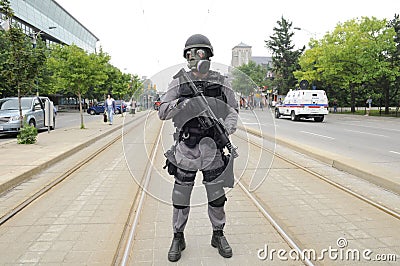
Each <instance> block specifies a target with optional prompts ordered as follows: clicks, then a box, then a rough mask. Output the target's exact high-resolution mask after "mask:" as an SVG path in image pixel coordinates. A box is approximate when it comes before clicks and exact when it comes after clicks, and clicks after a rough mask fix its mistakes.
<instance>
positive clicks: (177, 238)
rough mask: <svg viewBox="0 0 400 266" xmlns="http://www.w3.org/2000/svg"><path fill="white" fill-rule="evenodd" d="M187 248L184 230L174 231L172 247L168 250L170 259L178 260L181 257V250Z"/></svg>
mask: <svg viewBox="0 0 400 266" xmlns="http://www.w3.org/2000/svg"><path fill="white" fill-rule="evenodd" d="M185 248H186V243H185V237H184V235H183V232H178V233H174V239H172V243H171V247H170V248H169V251H168V260H169V261H172V262H174V261H178V260H179V259H180V258H181V251H182V250H184V249H185Z"/></svg>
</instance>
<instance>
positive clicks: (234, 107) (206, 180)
mask: <svg viewBox="0 0 400 266" xmlns="http://www.w3.org/2000/svg"><path fill="white" fill-rule="evenodd" d="M213 73H214V74H215V73H216V72H213ZM193 77H194V76H193V75H192V79H193V80H194V81H195V82H196V81H200V82H201V81H202V80H200V79H196V80H195V79H194V78H193ZM204 80H207V78H205V79H204ZM222 82H223V83H222V84H220V83H219V84H220V85H222V86H219V88H220V89H221V91H222V94H223V95H224V101H221V100H218V99H217V98H213V97H207V101H208V102H209V104H210V105H211V106H213V108H212V109H214V110H213V111H214V113H215V114H216V115H217V118H219V119H220V121H221V119H222V122H223V123H224V125H225V128H226V129H227V132H228V134H232V133H233V132H235V130H236V125H237V120H238V104H237V101H236V99H235V95H234V92H233V91H232V89H231V87H230V84H229V83H228V82H227V81H226V79H223V81H222ZM204 90H205V91H206V90H207V88H205V89H204ZM181 96H182V95H181V93H180V84H179V80H178V79H174V80H173V81H172V82H171V83H170V84H169V86H168V90H167V92H166V93H165V94H164V95H163V96H162V97H161V105H160V108H159V112H158V115H159V117H160V119H162V120H168V119H173V121H174V123H175V126H176V127H177V128H178V130H177V131H178V133H177V134H179V131H180V138H179V140H178V138H177V143H176V145H175V146H174V147H173V150H174V154H175V160H176V162H175V163H176V166H177V168H178V169H177V171H176V174H175V184H174V189H173V192H172V201H173V205H174V210H173V221H172V222H173V229H174V233H176V232H183V231H184V228H185V225H186V223H187V219H188V216H189V211H190V196H191V192H192V189H193V185H194V179H195V176H196V173H197V171H198V170H200V171H202V173H203V184H204V185H205V187H206V191H207V197H208V202H209V204H208V215H209V218H210V221H211V224H212V227H213V230H222V229H223V227H224V225H225V211H224V204H225V201H226V197H225V193H224V189H223V184H222V183H223V182H221V180H219V179H218V178H217V177H218V176H220V175H221V174H222V172H223V171H224V169H225V163H224V156H223V154H222V152H221V149H220V148H218V147H217V145H218V144H216V142H215V140H214V139H213V137H212V135H210V136H204V137H202V138H201V139H200V140H199V141H198V142H195V143H194V144H193V145H188V144H187V143H185V142H184V141H181V139H182V138H181V137H182V130H183V128H184V127H181V126H183V125H184V124H185V122H186V121H188V120H190V119H191V118H193V117H198V116H199V115H201V112H202V111H203V110H196V107H197V106H198V105H197V104H196V99H195V98H194V99H193V98H192V99H190V100H187V101H188V105H189V107H188V106H187V105H185V104H179V105H178V104H177V103H178V100H179V98H180V97H181ZM182 105H183V106H185V107H182ZM185 108H186V109H185ZM188 109H189V110H190V112H188ZM222 109H223V110H224V112H222V113H223V115H221V113H220V112H218V110H222ZM216 110H217V112H216ZM185 116H186V117H185ZM178 117H179V119H177V118H178ZM176 121H184V122H182V123H181V125H180V124H179V123H178V122H176ZM183 134H185V133H183ZM190 134H191V133H187V136H189V135H190Z"/></svg>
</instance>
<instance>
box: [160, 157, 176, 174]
mask: <svg viewBox="0 0 400 266" xmlns="http://www.w3.org/2000/svg"><path fill="white" fill-rule="evenodd" d="M163 168H164V169H165V168H167V172H168V174H170V175H176V172H177V170H178V168H177V167H176V165H174V164H173V163H171V162H170V161H169V160H168V159H167V160H166V161H165V165H164V167H163Z"/></svg>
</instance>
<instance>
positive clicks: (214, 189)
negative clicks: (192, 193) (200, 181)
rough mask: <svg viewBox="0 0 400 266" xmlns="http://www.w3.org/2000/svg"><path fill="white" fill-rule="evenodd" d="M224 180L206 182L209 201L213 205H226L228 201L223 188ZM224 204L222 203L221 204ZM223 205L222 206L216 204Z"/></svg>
mask: <svg viewBox="0 0 400 266" xmlns="http://www.w3.org/2000/svg"><path fill="white" fill-rule="evenodd" d="M223 185H224V182H223V180H220V181H218V182H204V186H205V187H206V192H207V199H208V203H209V204H210V205H211V206H213V207H221V206H224V205H223V204H225V201H226V197H225V191H224V188H223ZM221 204H222V205H221ZM214 205H221V206H214Z"/></svg>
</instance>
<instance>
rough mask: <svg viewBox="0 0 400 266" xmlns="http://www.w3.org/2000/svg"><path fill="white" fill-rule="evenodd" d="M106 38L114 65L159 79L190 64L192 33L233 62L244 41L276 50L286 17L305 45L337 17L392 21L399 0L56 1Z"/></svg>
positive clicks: (261, 50)
mask: <svg viewBox="0 0 400 266" xmlns="http://www.w3.org/2000/svg"><path fill="white" fill-rule="evenodd" d="M56 2H58V3H59V4H60V5H61V6H62V7H63V8H65V9H66V10H67V11H68V12H69V13H70V14H71V15H73V16H74V17H75V18H76V19H78V20H79V21H80V22H81V23H82V24H83V25H85V27H86V28H88V29H89V30H90V31H91V32H92V33H93V34H95V35H96V36H97V37H98V38H99V39H100V42H99V45H101V46H102V47H103V50H104V51H105V52H107V53H108V54H110V55H111V63H112V64H113V65H114V66H116V67H118V68H119V69H121V70H122V71H123V72H127V73H132V74H138V75H139V76H140V77H141V76H147V77H152V76H153V75H154V74H156V73H158V72H160V71H162V70H164V69H166V68H168V67H170V66H172V65H176V64H180V63H184V62H185V60H184V58H183V48H184V44H185V42H186V39H187V38H188V37H189V36H190V35H192V34H195V33H201V34H204V35H206V36H207V37H208V38H209V39H210V41H211V43H212V45H213V47H214V54H215V56H214V57H213V58H212V62H218V63H220V64H225V65H229V64H230V62H231V54H232V48H233V47H234V46H236V45H237V44H239V43H240V42H244V43H246V44H248V45H250V46H252V55H253V56H269V55H270V51H268V49H267V48H265V42H264V40H267V39H269V36H271V35H272V33H273V27H275V26H277V23H276V22H277V20H280V18H281V16H283V17H284V18H285V19H287V20H289V21H291V22H292V23H293V27H299V28H302V29H303V30H302V31H296V32H295V37H294V39H293V40H294V43H295V45H296V46H297V47H301V46H302V45H306V44H307V42H308V39H309V38H310V37H312V35H316V36H317V37H322V36H323V34H324V33H325V32H328V31H332V30H333V29H334V28H335V26H336V25H337V23H338V22H344V21H347V20H349V19H352V18H356V17H361V16H369V17H370V16H375V17H377V18H379V19H383V18H387V19H392V18H393V17H394V14H395V13H397V14H398V13H400V1H399V0H380V1H376V0H374V1H373V0H364V1H353V0H335V1H325V0H324V1H321V0H303V1H299V0H293V1H292V0H280V1H266V0H264V1H261V0H260V1H256V0H246V1H228V0H202V1H185V0H112V1H110V0H84V1H82V0H56Z"/></svg>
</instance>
